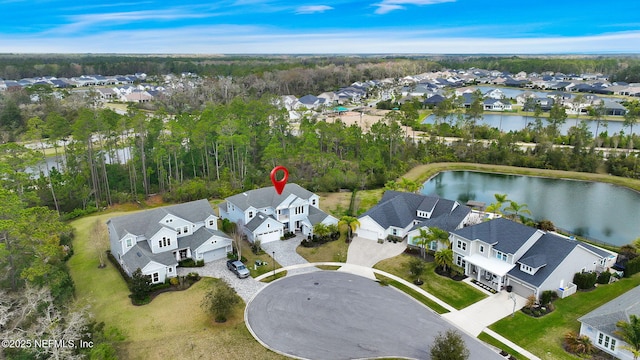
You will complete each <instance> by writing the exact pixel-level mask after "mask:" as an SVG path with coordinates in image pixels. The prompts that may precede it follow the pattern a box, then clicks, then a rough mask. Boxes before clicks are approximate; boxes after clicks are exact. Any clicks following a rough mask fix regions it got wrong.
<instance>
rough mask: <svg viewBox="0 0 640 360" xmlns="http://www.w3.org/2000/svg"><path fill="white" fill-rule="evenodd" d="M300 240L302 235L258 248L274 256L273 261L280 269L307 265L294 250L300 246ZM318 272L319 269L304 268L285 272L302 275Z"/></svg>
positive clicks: (302, 237)
mask: <svg viewBox="0 0 640 360" xmlns="http://www.w3.org/2000/svg"><path fill="white" fill-rule="evenodd" d="M302 239H304V236H303V235H297V236H296V237H295V238H291V239H287V240H279V241H271V242H268V243H266V244H261V245H260V246H261V247H262V250H264V251H265V252H266V253H267V254H268V255H269V256H272V257H273V256H275V260H276V261H277V262H278V264H280V266H282V267H287V266H293V265H300V264H308V263H309V262H308V261H307V260H306V259H305V258H303V257H302V256H300V255H299V254H298V253H297V252H296V248H297V247H298V246H300V242H302ZM318 270H319V269H318V268H316V267H306V268H302V269H291V270H287V274H288V275H293V274H303V273H307V272H312V271H318Z"/></svg>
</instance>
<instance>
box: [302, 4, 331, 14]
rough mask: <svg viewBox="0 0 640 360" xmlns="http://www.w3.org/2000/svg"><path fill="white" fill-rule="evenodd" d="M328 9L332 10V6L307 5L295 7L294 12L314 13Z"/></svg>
mask: <svg viewBox="0 0 640 360" xmlns="http://www.w3.org/2000/svg"><path fill="white" fill-rule="evenodd" d="M328 10H333V7H331V6H327V5H309V6H300V7H299V8H297V9H296V14H314V13H323V12H325V11H328Z"/></svg>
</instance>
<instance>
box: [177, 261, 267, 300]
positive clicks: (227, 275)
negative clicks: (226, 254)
mask: <svg viewBox="0 0 640 360" xmlns="http://www.w3.org/2000/svg"><path fill="white" fill-rule="evenodd" d="M191 272H195V273H198V274H200V276H207V277H212V278H218V279H223V280H226V281H227V283H228V284H229V285H230V286H231V287H232V288H233V289H234V290H235V291H236V292H237V293H238V295H240V297H241V298H242V299H243V300H244V302H245V303H248V302H249V300H251V298H252V297H253V296H254V295H255V294H256V293H257V292H258V291H259V290H260V289H262V288H263V287H265V286H266V284H265V283H262V282H260V281H256V280H255V279H254V278H252V277H251V276H249V277H248V278H245V279H238V277H237V276H236V274H234V273H232V272H231V271H229V269H227V259H221V260H216V261H212V262H210V263H207V264H205V265H204V266H203V267H193V268H182V267H179V268H178V275H180V276H186V275H187V274H188V273H191Z"/></svg>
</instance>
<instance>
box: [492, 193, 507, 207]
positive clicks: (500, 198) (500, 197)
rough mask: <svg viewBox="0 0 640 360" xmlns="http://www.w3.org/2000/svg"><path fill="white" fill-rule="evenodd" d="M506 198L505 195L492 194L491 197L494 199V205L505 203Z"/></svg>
mask: <svg viewBox="0 0 640 360" xmlns="http://www.w3.org/2000/svg"><path fill="white" fill-rule="evenodd" d="M507 196H508V195H507V194H498V193H496V194H493V197H494V198H496V203H497V204H500V205H502V204H504V203H506V202H507Z"/></svg>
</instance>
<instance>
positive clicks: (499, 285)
mask: <svg viewBox="0 0 640 360" xmlns="http://www.w3.org/2000/svg"><path fill="white" fill-rule="evenodd" d="M496 279H498V280H497V281H498V283H497V284H496V291H500V290H501V289H500V288H501V287H502V276H498V277H496Z"/></svg>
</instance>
